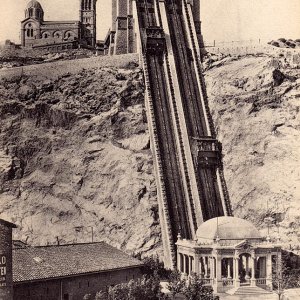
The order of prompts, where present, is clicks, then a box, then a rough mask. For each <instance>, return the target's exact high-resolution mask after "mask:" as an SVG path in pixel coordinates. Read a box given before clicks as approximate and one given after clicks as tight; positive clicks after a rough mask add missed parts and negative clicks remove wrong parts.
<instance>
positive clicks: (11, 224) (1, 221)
mask: <svg viewBox="0 0 300 300" xmlns="http://www.w3.org/2000/svg"><path fill="white" fill-rule="evenodd" d="M0 224H1V225H5V226H7V227H11V228H17V225H15V224H14V223H11V222H8V221H5V220H3V219H0Z"/></svg>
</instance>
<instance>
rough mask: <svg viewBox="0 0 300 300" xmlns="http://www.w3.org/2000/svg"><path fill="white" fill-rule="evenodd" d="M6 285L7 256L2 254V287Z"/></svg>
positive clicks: (0, 278)
mask: <svg viewBox="0 0 300 300" xmlns="http://www.w3.org/2000/svg"><path fill="white" fill-rule="evenodd" d="M5 286H6V256H5V255H0V287H5Z"/></svg>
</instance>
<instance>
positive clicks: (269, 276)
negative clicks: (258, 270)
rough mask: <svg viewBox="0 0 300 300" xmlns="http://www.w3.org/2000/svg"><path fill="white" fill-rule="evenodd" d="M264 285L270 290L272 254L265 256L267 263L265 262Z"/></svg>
mask: <svg viewBox="0 0 300 300" xmlns="http://www.w3.org/2000/svg"><path fill="white" fill-rule="evenodd" d="M266 273H267V274H266V275H267V276H266V277H267V280H266V283H267V287H268V288H269V290H270V291H271V290H272V254H271V253H268V255H267V261H266Z"/></svg>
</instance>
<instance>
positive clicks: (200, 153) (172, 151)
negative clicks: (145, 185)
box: [136, 0, 232, 265]
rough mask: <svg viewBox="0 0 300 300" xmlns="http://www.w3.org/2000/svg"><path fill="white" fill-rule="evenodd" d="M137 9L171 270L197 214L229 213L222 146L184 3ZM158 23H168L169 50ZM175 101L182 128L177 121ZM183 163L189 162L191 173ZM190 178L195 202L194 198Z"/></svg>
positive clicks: (142, 0) (142, 4) (155, 0)
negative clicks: (179, 239) (178, 246)
mask: <svg viewBox="0 0 300 300" xmlns="http://www.w3.org/2000/svg"><path fill="white" fill-rule="evenodd" d="M162 2H163V3H162ZM136 4H137V16H138V25H139V30H140V39H141V45H142V54H143V64H144V74H145V81H146V90H147V95H148V110H147V111H148V114H150V116H151V120H152V122H151V124H152V127H153V135H154V136H153V139H152V140H153V143H154V145H152V146H154V147H155V154H156V156H157V157H156V162H157V169H158V176H159V178H160V180H161V190H162V193H161V194H162V198H163V199H162V200H161V201H162V202H161V205H162V206H163V209H162V211H163V212H164V222H165V223H166V224H164V226H165V227H166V232H167V237H168V242H169V243H170V244H171V245H170V247H169V249H171V250H170V251H171V252H172V254H171V256H172V260H173V265H174V264H175V262H174V261H176V256H175V254H174V253H175V250H174V249H175V242H176V240H177V235H178V234H179V233H180V234H181V236H182V237H184V238H187V239H193V238H194V236H195V230H196V229H197V227H198V226H199V225H200V224H197V221H196V219H197V218H196V214H201V215H202V220H203V221H206V220H208V219H211V218H214V217H217V216H222V215H225V214H227V215H231V214H232V212H231V206H230V201H229V197H228V192H227V189H226V184H225V180H224V176H223V170H222V157H221V145H220V143H219V142H218V141H217V140H216V136H215V130H214V126H213V122H212V117H211V115H210V111H209V107H208V102H207V96H206V89H205V83H204V80H203V75H202V70H201V63H200V59H199V57H198V53H197V49H196V46H195V45H196V44H195V43H196V42H195V37H194V36H193V30H192V29H193V28H192V26H193V25H192V22H191V20H190V15H189V13H188V4H187V1H186V0H165V1H159V0H137V1H136ZM160 5H164V10H165V14H166V15H165V16H161V13H160V7H161V6H160ZM161 18H166V20H167V24H168V28H169V32H170V37H169V39H170V44H169V46H167V44H166V40H165V36H164V28H162V21H161ZM168 47H169V48H168ZM170 47H171V50H170ZM169 50H170V51H172V53H173V57H174V68H173V69H172V70H175V71H173V72H176V76H175V75H174V74H172V71H171V68H170V62H169V59H168V51H169ZM172 66H173V65H172ZM175 78H176V79H175ZM174 84H177V85H178V87H179V89H178V90H179V95H178V94H176V95H175V92H174ZM176 97H177V98H176ZM178 101H180V105H181V107H182V111H183V117H184V120H183V121H184V123H185V124H184V125H182V120H181V121H180V118H179V113H178V107H177V104H178ZM182 126H185V127H184V128H186V132H187V135H188V142H189V148H188V150H187V149H186V145H184V143H183V134H184V133H183V132H184V131H183V130H182V128H183V127H182ZM187 151H190V153H187ZM187 154H189V155H187ZM187 157H191V159H190V161H191V160H192V166H193V170H191V167H189V166H190V165H189V164H188V163H187ZM191 173H192V174H191ZM190 176H194V178H195V182H196V189H197V193H198V194H197V195H199V197H198V198H197V199H198V200H195V199H194V198H193V193H192V187H191V182H190ZM218 176H219V177H218ZM222 197H223V198H222ZM195 201H198V202H200V203H195ZM222 201H223V202H222ZM195 207H200V208H199V209H200V210H201V211H196V208H195ZM199 209H198V210H199Z"/></svg>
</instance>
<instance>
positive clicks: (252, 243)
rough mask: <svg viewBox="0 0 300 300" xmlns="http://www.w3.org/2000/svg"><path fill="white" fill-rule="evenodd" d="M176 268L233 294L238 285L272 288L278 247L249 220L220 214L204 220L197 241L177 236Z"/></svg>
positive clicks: (279, 258) (278, 259)
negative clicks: (263, 235) (197, 275)
mask: <svg viewBox="0 0 300 300" xmlns="http://www.w3.org/2000/svg"><path fill="white" fill-rule="evenodd" d="M177 255H178V266H177V267H178V270H179V271H181V273H183V274H186V275H190V274H191V273H193V272H195V273H197V274H199V275H200V276H201V278H202V279H203V282H204V283H205V284H206V285H210V286H212V287H213V289H214V291H215V292H218V293H220V292H221V293H222V292H229V293H231V294H234V293H235V292H236V291H238V290H239V288H241V287H259V288H261V289H264V290H268V291H271V290H272V276H273V275H272V274H273V273H274V266H275V268H276V270H279V268H280V262H281V248H280V246H279V245H275V244H272V243H271V242H270V241H269V239H268V238H263V237H261V235H260V233H259V232H258V230H257V229H256V228H255V227H254V226H253V225H252V224H251V223H250V222H248V221H246V220H243V219H239V218H235V217H219V218H214V219H210V220H208V221H206V222H204V223H203V224H202V225H201V226H200V227H199V228H198V230H197V237H196V240H194V241H191V240H185V239H181V238H179V239H178V242H177Z"/></svg>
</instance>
